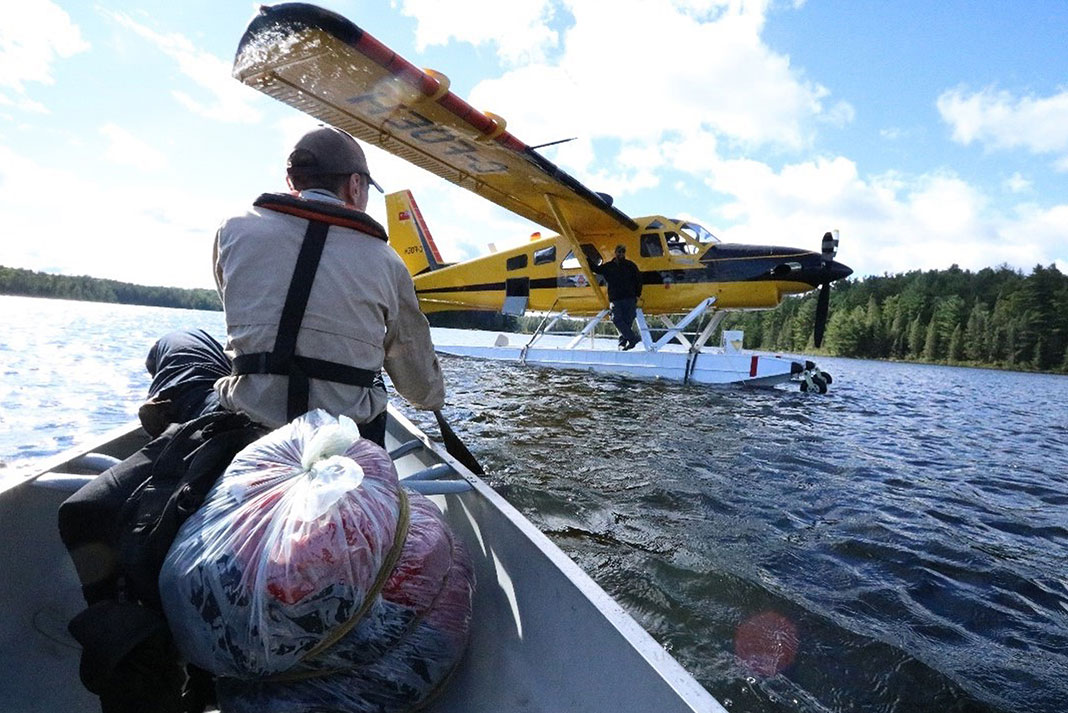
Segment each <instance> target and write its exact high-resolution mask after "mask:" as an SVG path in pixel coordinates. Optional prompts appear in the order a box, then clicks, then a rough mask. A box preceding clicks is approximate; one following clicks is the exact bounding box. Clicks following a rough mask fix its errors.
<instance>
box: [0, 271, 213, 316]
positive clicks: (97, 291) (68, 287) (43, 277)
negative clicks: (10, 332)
mask: <svg viewBox="0 0 1068 713" xmlns="http://www.w3.org/2000/svg"><path fill="white" fill-rule="evenodd" d="M0 295H12V296H16V297H47V298H56V299H67V300H79V301H82V302H105V303H111V304H130V305H141V306H144V307H174V308H178V309H200V310H207V311H214V312H221V311H222V302H221V301H220V300H219V295H218V294H217V293H216V292H215V290H205V289H186V288H182V287H152V286H148V285H135V284H133V283H130V282H119V281H118V280H105V279H102V278H99V277H89V276H88V275H78V276H71V275H52V274H49V273H47V272H35V271H33V270H24V269H22V268H17V267H4V266H2V265H0Z"/></svg>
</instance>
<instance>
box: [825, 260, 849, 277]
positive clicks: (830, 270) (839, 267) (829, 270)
mask: <svg viewBox="0 0 1068 713" xmlns="http://www.w3.org/2000/svg"><path fill="white" fill-rule="evenodd" d="M823 269H824V270H825V271H826V275H827V276H826V277H825V278H824V279H823V280H821V282H837V281H838V280H844V279H846V278H847V277H849V276H850V275H852V274H853V268H851V267H849V266H848V265H843V264H842V263H840V262H835V261H834V260H831V261H830V262H828V263H826V264H825V265H824V266H823Z"/></svg>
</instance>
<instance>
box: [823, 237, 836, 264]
mask: <svg viewBox="0 0 1068 713" xmlns="http://www.w3.org/2000/svg"><path fill="white" fill-rule="evenodd" d="M820 252H821V254H822V256H823V261H824V262H830V261H831V260H833V259H834V256H835V255H837V254H838V231H837V230H835V231H834V232H833V233H831V232H828V233H824V234H823V242H822V244H821V245H820Z"/></svg>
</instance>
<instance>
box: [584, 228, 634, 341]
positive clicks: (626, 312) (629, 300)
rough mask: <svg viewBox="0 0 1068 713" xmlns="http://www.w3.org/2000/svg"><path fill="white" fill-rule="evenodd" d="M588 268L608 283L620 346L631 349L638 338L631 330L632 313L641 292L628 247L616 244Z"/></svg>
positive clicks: (632, 322) (609, 298)
mask: <svg viewBox="0 0 1068 713" xmlns="http://www.w3.org/2000/svg"><path fill="white" fill-rule="evenodd" d="M590 269H591V270H593V271H594V272H595V273H597V274H598V275H600V276H602V277H603V278H604V280H605V282H606V283H608V301H609V302H611V303H612V324H614V325H616V329H618V330H619V348H620V349H623V350H624V351H626V350H627V349H633V348H634V346H635V345H636V344H637V343H638V342H639V341H640V340H639V339H638V336H637V335H636V334H635V333H634V327H633V324H634V315H635V314H636V312H637V309H638V298H639V297H641V296H642V275H641V272H639V271H638V266H637V265H635V264H634V263H633V262H631V261H630V260H628V259H627V249H626V248H625V247H624V246H622V245H617V246H616V251H615V255H614V256H613V257H612V259H611V260H609V261H608V262H603V263H601V264H600V265H590Z"/></svg>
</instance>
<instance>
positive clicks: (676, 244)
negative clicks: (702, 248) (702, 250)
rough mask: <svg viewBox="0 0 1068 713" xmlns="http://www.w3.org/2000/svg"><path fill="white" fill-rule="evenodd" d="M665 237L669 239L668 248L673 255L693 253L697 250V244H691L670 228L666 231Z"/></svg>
mask: <svg viewBox="0 0 1068 713" xmlns="http://www.w3.org/2000/svg"><path fill="white" fill-rule="evenodd" d="M664 238H665V239H667V249H668V253H669V254H671V255H693V254H695V253H696V252H697V247H696V246H694V245H690V244H689V243H688V242H686V241H685V240H683V239H682V238H680V237H679V234H678V233H676V232H673V231H670V230H669V231H668V232H666V233H664Z"/></svg>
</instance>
